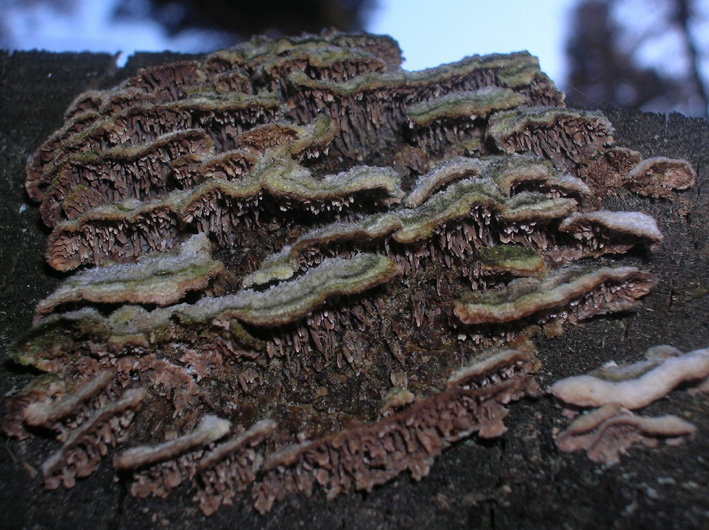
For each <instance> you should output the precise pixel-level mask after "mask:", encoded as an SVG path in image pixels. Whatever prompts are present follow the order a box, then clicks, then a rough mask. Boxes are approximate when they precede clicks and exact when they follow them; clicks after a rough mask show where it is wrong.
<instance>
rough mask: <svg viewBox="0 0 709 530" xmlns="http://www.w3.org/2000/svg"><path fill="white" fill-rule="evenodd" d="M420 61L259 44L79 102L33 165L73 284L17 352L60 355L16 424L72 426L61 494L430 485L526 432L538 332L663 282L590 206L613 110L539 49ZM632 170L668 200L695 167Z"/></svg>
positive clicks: (391, 53)
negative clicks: (481, 451)
mask: <svg viewBox="0 0 709 530" xmlns="http://www.w3.org/2000/svg"><path fill="white" fill-rule="evenodd" d="M400 64H401V51H400V50H399V48H398V45H397V44H396V42H395V41H393V40H392V39H391V38H389V37H382V36H375V35H368V34H360V35H344V34H339V33H332V32H330V33H328V34H324V35H322V36H316V35H306V36H303V37H299V38H289V37H281V38H278V39H275V40H270V39H266V38H258V39H255V40H253V41H251V42H248V43H244V44H241V45H239V46H237V47H235V48H232V49H229V50H222V51H218V52H215V53H213V54H210V55H208V56H206V57H203V58H201V59H199V60H189V61H181V62H177V63H173V64H168V65H164V66H156V67H152V68H148V69H145V70H141V71H140V72H139V73H138V74H137V75H136V76H135V77H133V78H131V79H129V80H127V81H125V82H123V83H122V84H121V85H119V86H117V87H115V88H112V89H108V90H92V91H89V92H87V93H85V94H82V95H80V96H78V97H77V98H76V100H75V101H74V103H72V105H71V106H70V107H69V109H68V110H67V113H66V121H65V123H64V125H63V126H62V127H61V128H60V129H59V130H58V131H57V132H56V133H54V134H53V135H52V136H51V137H50V138H49V139H47V140H46V142H45V143H44V144H43V145H42V146H41V147H40V148H39V149H38V150H37V151H36V152H35V154H34V155H33V156H32V157H31V158H30V160H29V161H28V164H27V181H26V189H27V192H28V194H29V196H30V198H31V199H32V200H34V201H36V202H38V203H40V210H41V214H42V218H43V220H44V222H45V224H46V225H47V226H48V227H49V228H50V229H51V234H50V235H49V238H48V244H47V262H48V264H49V265H50V266H51V267H53V268H54V269H56V270H57V271H60V272H61V273H62V274H64V275H65V279H64V282H63V283H62V284H61V285H60V286H59V288H58V289H57V290H56V291H55V292H54V293H53V294H49V295H48V297H47V298H45V300H43V301H42V302H40V303H39V305H38V306H37V311H36V316H35V322H34V327H32V329H30V330H28V331H27V332H26V333H25V334H24V335H23V336H22V337H21V338H19V339H18V340H17V341H16V343H15V345H14V347H13V359H14V361H15V362H17V363H19V364H22V365H25V366H29V367H32V368H34V369H37V370H40V371H42V372H44V375H41V376H39V377H37V378H36V380H35V381H34V382H33V383H32V384H31V385H29V386H28V387H27V388H25V389H24V390H22V391H20V392H18V393H17V394H16V395H14V396H13V397H12V399H11V400H10V401H9V403H8V407H7V414H6V417H5V421H4V424H3V427H4V430H5V432H6V433H7V434H8V435H10V436H16V437H28V436H49V437H53V438H56V441H53V442H51V443H52V444H53V446H54V447H53V449H52V450H51V454H48V455H47V459H46V461H45V463H44V464H43V465H42V468H41V470H42V478H43V480H44V483H45V485H46V486H47V487H48V488H55V487H58V486H59V485H63V486H65V487H67V488H69V487H72V486H73V485H74V484H75V483H76V481H77V480H92V479H91V478H90V477H89V475H91V473H93V471H95V470H96V469H97V468H98V466H105V467H108V468H110V467H111V466H113V468H114V469H115V470H116V472H119V473H120V475H121V477H123V478H125V479H126V480H128V481H130V486H129V488H128V489H129V491H130V493H131V494H132V495H134V496H138V497H147V496H152V495H157V496H166V495H182V494H185V493H184V492H185V491H188V490H187V489H186V488H182V489H180V488H178V486H180V485H181V484H184V485H185V486H189V487H190V488H191V490H190V491H191V493H190V496H191V497H192V498H194V499H195V500H196V501H197V502H198V503H199V507H200V508H201V510H202V511H203V512H204V513H205V514H207V515H209V514H211V513H213V512H214V511H215V510H217V509H220V506H222V505H223V504H231V503H232V499H233V498H234V497H235V496H237V495H250V496H251V498H252V499H253V502H254V506H255V508H256V509H257V510H258V511H260V512H262V513H263V512H265V511H267V510H269V509H270V508H271V507H272V506H273V504H274V503H276V502H279V501H282V500H283V499H284V498H285V497H286V496H287V495H291V494H298V493H300V494H305V495H310V494H311V493H312V491H313V489H314V487H315V486H317V487H320V488H322V489H323V490H324V492H325V493H326V495H327V497H328V498H332V497H334V496H336V495H339V494H345V493H347V492H348V491H350V490H352V489H353V488H354V489H356V490H366V491H369V490H371V489H372V488H373V487H375V486H376V485H380V484H383V483H385V482H387V481H389V480H391V479H392V478H393V477H395V476H397V475H398V474H400V473H403V472H409V473H411V476H412V477H413V478H414V479H416V480H420V479H423V478H424V477H425V476H426V475H427V473H428V471H429V469H430V467H431V466H432V465H433V463H434V460H435V458H436V457H437V455H439V454H440V452H441V451H442V450H443V449H445V447H447V446H448V445H450V444H452V443H455V442H456V441H457V440H460V439H462V438H465V437H469V436H478V437H482V438H494V437H500V436H508V435H510V434H509V433H508V434H505V431H506V426H505V423H504V418H505V416H506V414H507V409H506V407H507V406H508V405H510V404H512V403H513V402H514V401H515V400H517V399H520V398H522V397H524V396H529V395H537V394H538V393H539V388H538V385H537V382H536V380H535V378H534V374H535V373H536V371H537V370H538V369H539V368H540V362H539V360H537V358H536V356H535V345H534V344H533V343H532V342H531V340H530V337H532V336H533V335H534V332H535V330H536V329H537V326H538V325H542V326H544V329H545V331H546V332H547V336H548V337H550V338H551V337H552V336H553V335H556V334H558V333H561V332H562V331H563V329H562V328H561V326H560V323H563V322H567V321H570V322H572V323H577V322H579V321H582V320H585V319H588V318H591V317H593V316H600V315H604V314H607V313H611V312H615V311H628V310H632V309H634V308H635V307H637V305H638V304H639V299H640V298H642V297H643V296H644V295H646V294H647V293H648V292H649V291H650V290H651V289H652V287H653V286H654V285H655V283H656V282H657V278H655V277H654V276H653V275H652V273H651V272H648V271H646V270H644V266H643V263H642V260H643V259H644V258H643V257H642V256H644V255H647V254H648V253H644V254H642V256H639V255H635V256H633V261H632V263H631V264H626V263H624V261H625V259H626V257H625V253H626V252H627V251H628V250H629V249H631V248H635V247H645V248H647V249H649V250H653V249H654V248H656V247H657V246H658V245H659V244H660V242H661V239H662V234H660V232H659V230H658V228H657V225H656V223H655V222H654V220H653V219H652V218H651V217H650V216H649V215H646V214H643V213H640V212H624V211H606V210H599V209H598V203H600V200H599V197H597V196H595V195H594V193H595V192H596V191H598V190H599V189H604V190H607V189H608V188H609V187H610V186H611V184H608V183H606V185H605V188H604V187H603V186H599V182H606V181H605V180H603V179H605V178H606V173H604V171H603V170H602V167H601V166H599V165H598V160H601V159H602V158H603V156H605V155H606V154H608V153H611V150H612V149H616V151H612V152H613V153H616V154H617V153H619V152H620V151H617V149H618V148H613V147H611V146H610V144H611V143H612V131H613V130H612V126H611V124H610V123H609V122H608V120H607V119H606V118H605V117H604V116H603V115H602V114H601V113H598V112H583V111H576V110H571V109H566V108H565V107H564V103H563V99H564V98H563V94H562V93H561V92H559V91H558V90H557V89H556V87H555V86H554V83H553V82H552V81H551V80H549V78H548V77H547V76H546V75H545V74H544V73H542V72H541V71H540V70H539V64H538V61H537V60H536V58H534V57H533V56H531V55H530V54H528V53H527V52H519V53H513V54H507V55H506V54H495V55H487V56H480V55H473V56H470V57H466V58H464V59H462V60H460V61H458V62H455V63H451V64H447V65H442V66H439V67H436V68H431V69H428V70H424V71H421V72H408V71H406V70H403V69H402V68H401V67H400ZM626 155H627V157H626V158H628V160H630V159H632V161H633V164H629V167H631V168H632V166H635V165H637V164H638V161H639V160H640V156H639V155H637V154H632V153H630V152H628V153H626ZM594 157H595V158H594ZM599 167H600V168H601V169H598V168H599ZM594 168H596V169H594ZM665 170H666V171H667V172H669V174H668V175H666V178H665V177H663V175H662V173H663V171H665ZM602 173H603V174H602ZM626 173H627V172H626ZM614 178H615V179H616V180H615V181H614V182H616V183H617V185H618V186H621V185H622V186H625V187H629V188H631V189H633V186H635V188H636V191H638V192H640V193H644V194H649V195H651V196H655V197H668V196H669V194H670V193H672V191H670V190H672V189H675V188H676V189H681V188H684V187H686V186H688V185H690V184H691V182H693V173H692V171H691V168H690V169H687V168H686V167H685V166H682V165H681V164H678V163H675V162H673V161H666V160H661V159H655V161H654V162H653V163H652V164H649V165H647V164H646V165H643V166H638V167H637V169H636V171H635V172H633V173H632V174H630V175H626V174H622V175H621V174H620V173H619V174H618V175H615V177H614ZM633 183H634V184H633ZM606 254H612V259H613V261H614V262H617V263H615V264H613V266H610V265H608V263H607V262H606V261H603V262H602V260H601V259H599V258H600V257H601V256H604V255H606ZM637 254H641V253H637ZM603 259H606V258H603ZM578 260H583V264H574V263H573V262H576V261H578ZM87 477H89V478H87Z"/></svg>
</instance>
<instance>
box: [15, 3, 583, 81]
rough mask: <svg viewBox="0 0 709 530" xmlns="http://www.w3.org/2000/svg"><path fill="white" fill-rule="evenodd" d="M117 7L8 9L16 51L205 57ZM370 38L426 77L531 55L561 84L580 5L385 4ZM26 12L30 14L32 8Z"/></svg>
mask: <svg viewBox="0 0 709 530" xmlns="http://www.w3.org/2000/svg"><path fill="white" fill-rule="evenodd" d="M115 2H116V0H75V5H76V7H75V9H74V10H73V12H71V13H70V14H67V13H62V12H56V11H53V10H52V9H51V8H47V7H45V6H42V5H39V6H35V7H30V8H29V9H27V8H25V9H13V8H12V6H11V5H10V7H9V8H8V7H6V8H5V9H4V17H5V22H6V23H7V24H9V25H11V27H12V28H13V37H14V39H15V42H14V47H15V48H17V49H33V48H38V49H46V50H50V51H83V50H92V51H106V52H110V53H116V52H118V51H121V52H122V54H121V57H120V59H119V63H122V62H125V60H126V59H127V57H128V55H130V54H132V53H133V52H135V51H136V50H138V51H162V50H166V49H169V50H174V51H185V52H187V51H204V48H203V49H199V48H200V46H207V47H208V46H209V39H208V38H207V37H206V35H205V34H203V33H197V32H195V33H193V34H189V35H182V36H180V37H179V38H176V39H170V38H168V37H167V35H165V33H164V31H163V29H162V28H161V27H160V26H158V25H157V24H152V23H147V22H145V23H138V24H136V23H130V24H128V23H124V24H115V23H114V24H109V19H110V15H111V13H112V10H113V5H114V4H115ZM378 3H379V6H378V7H377V8H375V11H374V13H373V14H372V16H371V18H370V23H369V26H368V28H367V29H368V31H371V32H373V33H387V34H390V35H392V36H393V37H394V38H396V39H397V40H398V41H399V43H400V45H401V48H402V50H403V51H404V55H405V57H406V59H407V61H406V63H405V64H404V67H405V68H407V69H410V70H419V69H422V68H427V67H431V66H437V65H439V64H441V63H444V62H451V61H456V60H458V59H461V58H462V57H464V56H466V55H472V54H475V53H480V54H485V53H503V52H511V51H517V50H523V49H526V50H529V51H530V52H531V53H532V54H534V55H536V56H538V57H539V58H540V61H541V65H542V69H543V70H544V71H545V72H547V74H549V75H550V76H551V77H552V79H555V80H556V81H557V82H561V80H562V78H563V74H564V60H563V42H564V38H565V35H564V28H565V22H566V15H567V11H568V8H569V6H570V5H571V4H572V3H573V0H543V1H539V0H494V1H492V0H486V1H485V0H436V1H426V0H379V2H378ZM25 7H26V6H25Z"/></svg>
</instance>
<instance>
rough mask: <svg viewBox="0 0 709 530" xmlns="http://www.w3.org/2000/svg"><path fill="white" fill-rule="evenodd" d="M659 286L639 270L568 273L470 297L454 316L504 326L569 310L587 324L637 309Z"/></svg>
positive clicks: (458, 304)
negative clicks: (603, 317) (598, 316)
mask: <svg viewBox="0 0 709 530" xmlns="http://www.w3.org/2000/svg"><path fill="white" fill-rule="evenodd" d="M656 283H657V279H656V278H655V277H654V276H653V275H652V274H649V273H647V272H642V271H640V270H638V269H636V268H635V267H617V268H614V269H612V268H608V267H603V268H600V269H597V270H593V271H589V270H588V269H583V268H579V267H566V268H562V269H558V270H557V271H555V272H554V273H552V274H549V275H548V276H547V277H545V278H543V279H541V280H539V279H536V278H520V279H516V280H513V281H512V282H510V283H509V284H507V285H504V286H502V287H501V288H498V289H494V290H488V291H485V292H481V293H478V292H471V293H466V294H465V295H464V296H463V297H462V298H461V299H460V300H458V301H456V303H455V309H454V313H455V316H457V317H458V318H459V319H460V320H461V322H463V323H465V324H488V323H489V324H502V323H506V322H513V321H517V320H522V319H525V318H528V317H531V316H533V315H537V317H538V318H539V317H540V316H542V315H550V314H553V313H555V312H558V311H562V310H564V308H566V307H569V308H570V309H571V310H572V311H573V313H571V314H570V315H569V317H570V318H575V319H578V320H585V319H587V318H590V317H592V316H594V315H598V314H605V313H608V312H615V311H625V310H628V309H632V308H633V307H635V306H636V300H637V299H638V298H640V297H642V296H645V295H646V294H647V293H648V292H649V291H650V289H652V287H654V286H655V284H656Z"/></svg>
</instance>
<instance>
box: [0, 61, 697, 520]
mask: <svg viewBox="0 0 709 530" xmlns="http://www.w3.org/2000/svg"><path fill="white" fill-rule="evenodd" d="M175 59H176V57H175V56H174V55H172V54H161V55H147V54H146V55H142V54H141V55H137V56H135V57H133V58H132V59H131V60H130V61H129V63H128V65H127V66H126V67H125V68H124V69H120V70H119V69H117V68H116V67H115V64H114V62H113V58H112V57H110V56H108V55H99V54H48V53H38V52H29V53H14V54H12V55H10V54H8V53H5V52H3V53H0V179H1V180H2V189H3V197H2V199H0V231H1V232H0V264H2V271H1V272H0V278H1V280H0V314H1V315H2V318H1V319H0V348H1V350H0V355H1V356H2V357H1V359H2V361H3V367H2V370H3V375H2V377H0V394H2V395H3V396H7V395H9V394H11V393H13V392H14V391H16V390H17V389H19V388H22V387H23V386H24V385H25V384H27V383H28V382H29V381H30V380H31V379H32V378H33V377H34V376H35V374H33V373H28V372H25V371H22V370H20V369H18V368H17V367H15V366H14V365H12V364H10V363H9V362H8V360H7V349H8V347H9V345H10V343H11V342H12V341H13V340H15V339H17V338H18V336H19V335H20V334H21V333H22V332H23V331H25V330H26V329H28V328H29V327H30V324H31V319H32V311H33V308H34V306H35V305H36V303H37V302H38V301H39V300H40V299H41V298H43V297H45V296H46V295H47V294H48V293H49V292H51V291H52V290H53V289H54V288H55V287H56V286H57V285H58V283H59V281H60V278H59V277H58V276H57V275H55V274H54V273H52V272H51V271H50V270H49V269H48V267H47V266H46V265H45V263H44V259H43V258H44V241H45V239H46V232H45V230H44V229H43V228H42V225H41V222H40V220H39V211H38V209H37V208H35V207H34V206H31V205H30V204H29V201H28V199H27V197H26V195H25V191H24V188H23V182H24V177H25V173H24V165H25V162H26V159H27V157H28V156H29V154H30V153H32V152H33V151H34V150H35V149H36V148H37V147H38V146H39V145H40V144H41V143H42V142H43V141H44V140H45V139H46V137H47V136H48V135H49V134H50V133H51V132H52V131H54V130H56V129H57V128H58V127H59V126H60V125H61V123H62V121H63V118H62V116H63V113H64V111H65V109H66V107H67V106H68V105H69V103H70V102H71V101H72V99H73V98H74V97H75V96H76V95H77V94H79V93H80V92H83V91H85V90H88V89H91V88H106V87H110V86H114V85H115V84H117V83H118V82H119V81H120V80H121V79H123V78H125V77H128V76H130V75H134V74H135V72H136V71H137V69H138V68H139V67H143V66H147V65H150V64H159V63H164V62H167V61H174V60H175ZM605 113H606V115H607V116H608V118H609V119H610V120H611V122H612V123H613V125H614V127H615V129H616V135H615V137H616V141H617V143H618V144H619V145H622V146H626V147H629V148H631V149H634V150H637V151H640V152H641V154H642V155H643V156H644V157H649V156H667V157H671V158H684V159H686V160H688V161H689V162H690V163H691V164H692V165H693V166H694V168H696V170H697V173H698V179H697V180H698V181H697V184H696V185H695V186H694V187H693V188H692V189H690V190H688V191H686V192H682V193H679V194H677V196H676V198H675V200H674V201H669V200H665V199H659V200H655V199H648V198H642V197H640V196H638V195H634V194H632V193H629V192H625V191H622V192H617V193H613V192H612V193H610V194H609V195H608V197H607V198H606V199H605V200H606V203H605V204H604V207H606V208H608V209H611V210H621V209H623V210H638V211H644V212H646V213H648V214H650V215H652V216H653V217H654V218H656V219H657V220H658V224H659V227H660V229H661V231H662V232H663V234H664V236H665V240H664V242H663V244H662V247H661V248H660V250H658V251H657V252H654V253H653V254H652V255H651V256H649V257H648V265H649V267H650V268H651V269H652V271H653V272H654V273H655V274H657V275H658V276H659V277H660V283H659V284H658V286H657V287H656V288H655V289H654V291H653V292H652V293H651V294H650V295H649V296H648V297H646V299H645V304H644V307H643V309H641V310H640V311H639V312H637V313H633V314H628V315H621V316H615V317H612V318H601V319H596V320H593V321H591V322H588V323H586V324H584V325H583V326H578V327H573V328H570V329H568V330H567V332H566V333H565V334H564V335H563V336H562V337H560V338H557V339H555V340H553V341H552V340H549V341H547V340H544V339H542V338H537V339H535V342H536V344H537V347H538V350H539V357H540V360H541V361H542V365H543V368H542V371H541V373H540V374H539V376H538V377H539V380H540V382H541V383H542V385H547V386H548V385H549V384H551V383H553V382H554V381H556V380H558V379H560V378H562V377H567V376H570V375H577V374H580V373H585V372H587V371H588V370H590V369H592V368H595V367H597V366H598V365H599V364H601V363H603V362H607V361H610V360H616V361H625V362H631V361H634V360H636V359H638V358H640V356H641V355H642V353H643V352H644V351H645V350H646V349H647V348H648V347H650V346H652V345H655V344H671V345H673V346H675V347H677V348H678V349H680V350H682V351H690V350H693V349H696V348H700V347H705V346H706V345H707V344H706V343H707V340H708V337H709V284H708V283H707V281H708V280H707V278H709V265H708V264H707V263H708V262H707V258H709V237H707V231H708V230H709V229H708V228H707V218H708V217H709V199H707V193H706V188H707V185H709V184H708V179H709V176H708V174H707V173H708V171H709V169H708V164H709V140H707V138H709V134H708V133H709V122H707V121H706V120H690V119H687V118H684V117H682V116H680V115H671V116H667V117H666V116H659V115H648V114H637V113H632V114H629V113H626V112H622V111H614V110H609V109H606V110H605ZM5 399H6V398H3V410H0V415H2V416H4V414H5V411H4V401H5ZM678 411H682V412H681V413H680V414H683V415H684V417H685V418H686V419H688V420H689V421H691V422H693V423H694V424H695V425H696V426H697V427H698V433H697V436H696V437H695V438H694V439H692V440H689V441H688V442H687V443H686V444H684V445H683V446H681V447H675V448H660V449H659V450H653V451H640V450H635V451H633V450H631V452H630V454H629V455H627V456H626V457H625V458H623V459H622V460H621V462H620V464H618V465H616V466H614V467H611V468H604V467H601V466H598V465H596V464H593V463H591V462H589V461H588V460H587V459H586V458H585V457H584V456H583V455H582V454H576V453H574V454H562V453H560V452H558V451H557V449H556V448H555V446H554V441H553V434H555V433H557V432H558V431H559V430H561V429H563V428H564V427H565V425H566V420H564V419H563V417H562V415H561V413H560V409H559V407H558V406H557V405H556V404H555V402H554V401H553V400H552V398H551V397H546V396H545V397H541V398H539V399H537V400H534V401H533V400H527V401H523V402H521V403H517V404H516V405H515V406H514V407H512V408H511V410H510V415H509V417H508V420H507V422H506V423H507V426H508V428H509V431H508V432H507V433H506V434H505V436H503V437H502V438H498V439H495V440H491V441H487V442H481V441H480V440H476V439H471V440H467V441H462V442H460V443H458V444H457V445H455V446H454V447H453V448H452V449H451V450H449V451H447V452H445V453H443V455H442V456H441V457H440V458H439V459H438V460H437V461H436V463H435V464H434V465H433V467H432V469H431V472H430V475H429V476H428V477H427V479H426V480H424V481H422V482H414V481H413V480H412V479H411V478H410V477H409V476H408V475H402V476H399V477H398V478H397V479H395V480H393V481H392V482H391V483H389V484H387V485H385V486H383V487H379V488H376V489H375V490H374V491H373V492H370V493H367V494H358V493H351V494H350V495H347V496H340V497H338V498H336V499H335V500H333V501H331V502H327V501H326V500H325V495H324V494H323V493H322V492H318V493H316V494H315V495H314V496H313V497H311V498H309V499H308V498H304V497H302V496H298V495H293V496H290V497H288V498H287V499H286V500H285V501H284V502H282V503H279V504H276V505H275V506H274V508H273V509H272V510H271V511H270V512H268V513H267V514H266V515H265V516H260V515H259V514H258V513H257V512H256V511H255V510H254V509H253V508H252V506H251V499H250V497H249V496H247V495H244V496H241V497H240V496H237V497H236V498H234V505H233V506H225V507H223V508H222V509H220V510H219V511H217V512H216V513H215V514H214V515H213V516H212V517H211V518H210V519H209V520H208V521H207V519H206V518H205V517H204V516H203V515H202V513H201V512H200V511H199V510H198V509H197V507H196V505H195V504H194V503H193V502H192V501H191V500H190V496H191V495H190V492H189V491H188V488H187V487H185V486H182V487H181V489H183V490H184V491H182V494H180V495H175V494H173V495H171V496H170V497H168V498H166V499H159V498H149V499H140V498H133V497H131V496H130V495H128V492H127V488H128V487H129V481H126V482H125V483H124V482H123V481H120V480H119V481H118V482H116V481H114V480H113V477H112V471H111V470H110V468H108V467H104V468H102V469H100V470H99V471H98V472H97V473H96V474H94V475H92V476H91V477H90V478H88V479H85V480H80V481H78V482H77V485H76V487H74V488H73V489H71V490H64V489H58V490H54V491H47V490H45V489H44V488H43V485H42V482H41V480H40V479H39V477H36V476H34V475H35V474H36V472H37V471H36V470H38V468H39V466H40V464H41V462H42V461H43V459H44V457H45V456H46V455H47V454H48V453H49V452H50V451H51V449H50V448H49V444H48V443H47V442H46V441H44V440H41V439H29V440H24V441H17V440H15V439H6V440H5V443H4V444H3V445H4V447H3V449H2V450H0V476H1V477H2V479H1V480H0V508H2V511H3V514H4V520H5V524H6V525H7V527H8V528H76V527H86V528H116V529H117V528H154V527H159V526H161V525H165V526H169V527H171V528H195V527H201V526H205V527H206V526H209V527H216V528H221V527H227V526H228V527H232V528H233V527H241V528H297V527H301V526H302V527H309V528H333V527H335V528H336V527H341V528H401V527H408V528H430V527H447V528H454V527H475V528H563V527H568V528H596V527H607V528H637V527H643V528H673V527H675V528H680V527H681V528H701V527H706V525H707V524H709V500H708V499H707V496H706V484H707V483H709V461H708V460H707V457H706V455H707V454H709V398H708V397H707V395H706V394H698V395H695V396H691V395H689V394H688V393H687V392H686V391H678V392H675V393H673V394H671V395H670V396H669V397H668V398H667V399H664V400H661V401H660V402H658V403H655V404H653V405H652V406H651V407H648V412H649V413H651V415H661V414H665V413H677V412H678Z"/></svg>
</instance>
